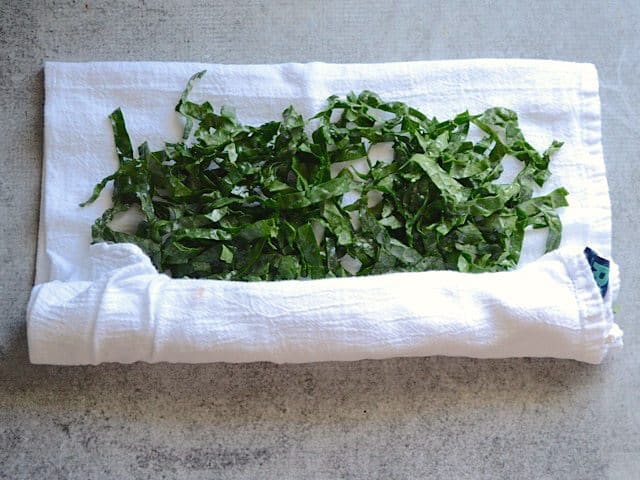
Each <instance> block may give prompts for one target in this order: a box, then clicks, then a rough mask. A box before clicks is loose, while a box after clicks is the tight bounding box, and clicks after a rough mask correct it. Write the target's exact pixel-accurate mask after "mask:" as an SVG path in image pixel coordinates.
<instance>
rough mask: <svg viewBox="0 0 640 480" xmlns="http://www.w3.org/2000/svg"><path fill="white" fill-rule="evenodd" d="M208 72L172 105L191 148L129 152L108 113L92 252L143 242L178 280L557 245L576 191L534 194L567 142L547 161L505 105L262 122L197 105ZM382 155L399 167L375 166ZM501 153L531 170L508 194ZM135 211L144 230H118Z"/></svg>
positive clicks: (497, 266)
mask: <svg viewBox="0 0 640 480" xmlns="http://www.w3.org/2000/svg"><path fill="white" fill-rule="evenodd" d="M204 73H205V72H199V73H197V74H195V75H194V76H193V77H192V78H191V79H190V80H189V82H188V84H187V87H186V88H185V90H184V92H183V93H182V96H181V97H180V100H179V102H178V104H177V106H176V111H177V112H178V113H179V114H180V115H181V116H182V117H184V120H185V129H184V134H183V137H182V139H181V140H180V141H179V142H177V143H166V144H165V147H164V149H163V150H159V151H151V150H150V148H149V146H148V144H147V143H146V142H145V143H143V144H142V145H140V146H139V147H138V149H137V153H134V149H133V147H132V144H131V140H130V138H129V135H128V133H127V129H126V125H125V121H124V116H123V114H122V112H121V110H120V109H117V110H115V111H114V112H113V113H112V114H111V115H110V119H111V124H112V127H113V134H114V139H115V145H116V152H117V154H118V160H119V167H118V169H117V171H116V172H115V173H113V174H112V175H110V176H108V177H106V178H104V179H103V180H102V181H101V182H100V183H98V185H96V187H95V189H94V191H93V195H92V196H91V197H90V198H89V199H88V200H87V201H86V202H85V203H83V204H82V205H86V204H87V203H91V202H93V201H94V200H95V199H96V198H97V197H98V196H99V195H100V193H101V191H102V190H103V189H104V188H105V186H106V185H107V184H108V183H109V182H113V186H114V189H113V206H112V207H111V208H109V209H108V210H106V211H105V212H104V214H103V215H102V216H101V217H100V218H98V219H97V220H96V222H95V224H94V225H93V227H92V236H93V241H94V242H102V241H107V242H129V243H134V244H136V245H138V246H139V247H140V248H141V249H142V250H144V251H145V252H146V253H147V254H148V255H149V257H150V258H151V259H152V261H153V263H154V265H155V266H156V268H157V269H158V270H159V271H161V272H166V273H169V274H171V275H172V276H173V277H191V278H210V279H231V280H281V279H297V278H324V277H341V276H350V275H370V274H381V273H385V272H392V271H423V270H459V271H462V272H487V271H500V270H508V269H511V268H514V267H515V266H516V265H517V263H518V260H519V257H520V252H521V249H522V244H523V239H524V235H525V229H526V228H527V227H529V226H531V227H533V228H547V229H548V235H547V243H546V250H547V251H550V250H553V249H555V248H557V247H558V245H559V244H560V238H561V230H562V225H561V223H560V218H559V217H558V214H557V211H556V210H557V208H559V207H563V206H566V205H567V201H566V196H567V194H568V193H567V191H566V190H565V189H564V188H558V189H556V190H554V191H553V192H551V193H549V194H547V195H542V196H534V193H535V191H536V190H537V189H538V188H539V187H541V186H542V185H544V183H545V181H546V180H547V178H548V177H549V175H550V171H549V161H550V158H551V156H552V155H553V153H554V152H556V151H557V150H558V149H559V148H560V147H561V146H562V143H560V142H557V141H554V142H553V143H552V144H551V146H550V147H549V148H548V149H547V150H546V151H545V152H544V153H539V152H538V151H536V149H535V148H533V147H532V146H531V145H530V144H529V143H528V142H527V141H526V140H525V138H524V135H523V134H522V131H521V130H520V128H519V126H518V117H517V115H516V113H515V112H513V111H511V110H508V109H506V108H490V109H488V110H486V111H485V112H484V113H482V114H479V115H471V114H470V113H469V112H463V113H461V114H459V115H457V116H456V117H455V118H453V119H450V120H445V121H440V120H437V119H436V118H429V117H427V116H426V115H425V114H424V113H422V112H420V111H419V110H417V109H415V108H412V107H410V106H408V105H406V104H404V103H401V102H385V101H383V100H382V99H381V98H380V97H379V96H378V95H377V94H375V93H373V92H370V91H363V92H362V93H360V94H359V95H358V94H355V93H349V94H348V95H347V96H346V97H345V98H340V97H338V96H332V97H329V98H328V99H327V106H326V108H325V109H324V110H322V111H321V112H319V113H318V114H316V115H315V116H314V117H312V118H311V119H309V120H305V119H304V118H303V117H302V116H301V115H300V114H299V113H297V112H296V110H295V109H294V108H293V107H292V106H291V107H289V108H287V109H286V110H285V111H284V112H283V113H282V119H281V120H280V121H271V122H267V123H265V124H263V125H260V126H257V127H254V126H247V125H243V124H241V123H240V122H239V121H238V120H237V118H236V116H235V113H234V111H233V109H231V108H229V107H226V106H223V107H222V108H221V109H220V110H219V111H218V112H216V111H215V110H214V107H213V106H212V105H211V104H210V103H209V102H204V103H201V104H198V103H193V102H191V101H190V100H189V99H188V96H189V92H190V91H191V89H192V87H193V84H194V81H195V80H197V79H198V78H200V77H202V75H203V74H204ZM471 126H475V127H477V128H478V129H479V131H480V132H481V133H482V135H481V137H482V138H481V139H480V140H478V141H475V142H474V141H472V140H471V139H470V136H469V129H470V127H471ZM308 132H312V133H310V134H309V133H308ZM380 144H383V145H382V146H388V147H390V148H389V151H390V152H391V148H392V153H393V155H392V157H393V158H389V159H388V160H387V161H382V160H376V159H372V157H374V155H372V152H373V149H374V148H379V147H380V146H381V145H380ZM506 156H511V157H513V158H515V159H517V160H519V161H520V162H522V169H521V171H520V172H519V173H518V174H517V175H516V177H515V179H514V180H513V181H511V182H510V183H503V182H502V181H501V180H500V175H501V173H502V171H503V165H502V162H503V159H504V158H505V157H506ZM134 208H137V209H139V211H140V212H141V215H142V219H141V221H140V222H139V224H138V226H137V229H136V231H135V232H133V233H132V232H124V231H118V230H115V229H114V228H112V226H111V222H112V220H113V219H114V217H115V216H116V215H118V214H121V213H122V212H126V211H128V210H130V209H134Z"/></svg>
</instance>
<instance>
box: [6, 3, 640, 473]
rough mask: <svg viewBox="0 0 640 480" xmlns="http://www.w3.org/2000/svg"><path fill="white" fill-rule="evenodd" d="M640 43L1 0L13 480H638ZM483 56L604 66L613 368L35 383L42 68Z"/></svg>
mask: <svg viewBox="0 0 640 480" xmlns="http://www.w3.org/2000/svg"><path fill="white" fill-rule="evenodd" d="M107 5H108V6H107ZM638 25H640V3H638V2H636V1H633V0H629V1H621V2H604V1H580V2H577V1H576V2H535V1H533V2H531V1H528V2H524V1H523V2H500V1H477V2H468V1H463V2H458V1H453V2H452V1H448V2H420V1H403V2H379V3H378V2H365V1H362V0H359V1H355V2H342V1H328V2H313V3H312V2H304V1H288V2H273V3H271V2H259V1H255V0H252V1H241V2H231V1H229V2H212V3H206V2H199V1H186V2H178V1H175V2H153V1H151V0H147V1H146V2H145V1H140V2H134V1H130V2H124V1H112V2H96V1H92V0H86V1H55V2H54V1H46V2H42V1H17V0H16V1H12V0H4V1H3V2H0V111H1V112H2V115H1V116H0V152H1V153H0V265H1V267H0V479H40V478H42V479H103V478H113V479H147V478H149V479H157V478H180V479H213V478H225V479H240V478H274V479H276V478H277V479H279V478H294V479H297V478H311V479H315V478H318V479H330V478H348V479H375V478H380V479H392V478H441V479H464V478H470V479H501V478H503V479H520V478H527V479H556V478H557V479H636V478H640V401H639V396H640V395H639V393H640V370H639V368H638V367H639V366H640V350H639V347H640V343H639V341H638V335H639V334H640V327H639V323H638V310H639V309H640V303H639V300H640V296H639V294H638V292H639V287H640V285H639V282H638V277H637V275H636V272H637V271H638V268H639V267H640V262H639V261H638V252H637V240H638V237H637V234H638V232H639V231H640V229H639V226H640V225H639V223H640V222H639V221H638V214H637V212H638V208H639V207H640V205H639V203H640V202H639V199H640V194H639V191H640V189H639V187H638V185H640V168H639V167H638V155H639V154H638V152H639V151H640V140H639V137H638V134H637V132H638V127H637V121H636V110H637V108H638V105H640V89H639V88H638V86H639V80H638V78H639V75H640V57H639V55H638V52H639V51H640V33H639V32H640V29H639V28H638ZM468 57H535V58H553V59H562V60H576V61H586V62H593V63H595V64H596V65H597V67H598V68H599V71H600V75H601V82H602V90H601V95H602V105H603V137H604V151H605V155H606V162H607V168H608V177H609V181H610V187H611V196H612V200H613V219H614V222H613V223H614V254H615V256H616V257H617V259H618V261H619V262H620V263H621V270H622V275H623V281H624V283H623V288H622V291H621V293H620V298H619V304H620V313H619V314H618V319H619V323H620V324H621V326H622V328H623V329H624V330H625V334H626V335H625V342H626V346H625V348H624V349H623V350H622V351H620V352H618V353H616V354H615V355H613V356H612V357H610V358H609V359H608V360H607V361H606V363H604V364H603V365H600V366H589V365H584V364H579V363H576V362H571V361H555V360H527V359H522V360H506V361H477V360H469V359H447V358H417V359H403V360H388V361H364V362H357V363H339V364H332V363H326V364H312V365H293V366H275V365H271V364H249V365H225V364H212V365H200V366H187V365H135V366H118V365H103V366H98V367H86V368H57V367H46V366H33V365H30V364H29V362H28V358H27V347H26V334H25V306H26V302H27V298H28V295H29V290H30V287H31V284H32V281H33V267H34V259H35V249H36V224H37V219H38V202H39V186H40V170H41V161H42V158H41V148H42V103H43V89H42V80H43V78H42V65H43V61H44V60H47V59H54V60H96V59H99V60H117V59H125V60H142V59H149V60H195V61H207V62H229V63H254V62H281V61H311V60H321V61H332V62H378V61H392V60H394V61H395V60H414V59H444V58H468Z"/></svg>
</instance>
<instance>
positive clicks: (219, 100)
mask: <svg viewBox="0 0 640 480" xmlns="http://www.w3.org/2000/svg"><path fill="white" fill-rule="evenodd" d="M205 68H206V69H207V70H208V74H207V75H206V76H205V77H204V78H203V79H202V81H201V82H199V83H198V85H197V87H196V89H195V91H194V93H193V98H194V99H195V100H200V99H204V98H207V99H209V100H211V101H212V103H213V104H214V105H218V106H219V105H221V104H229V105H233V106H235V107H236V111H237V113H238V117H239V118H240V119H241V121H243V122H244V123H248V124H257V123H261V122H264V121H267V120H270V119H273V118H276V117H277V116H278V115H279V113H280V112H281V111H282V110H283V109H284V108H286V107H287V106H288V105H289V104H293V105H294V106H295V107H296V109H298V110H299V111H300V112H301V113H302V114H303V115H305V116H308V115H310V114H312V113H313V112H315V111H317V110H318V109H319V108H321V107H322V105H323V101H324V100H325V99H326V97H327V96H329V95H331V94H334V93H335V94H344V93H346V92H348V91H350V90H354V91H359V90H362V89H365V88H366V89H369V90H374V91H376V92H378V93H379V94H380V95H381V96H382V97H383V98H384V99H389V100H400V101H404V102H407V103H409V104H411V105H415V106H417V107H418V108H420V109H421V110H423V111H424V112H425V113H427V114H428V115H435V116H438V117H449V116H451V115H453V114H455V113H459V112H460V111H463V110H466V109H468V110H470V111H471V112H473V113H477V112H481V111H482V110H484V109H485V108H487V107H491V106H504V107H508V108H511V109H514V110H515V111H517V112H518V113H519V115H520V121H521V126H522V129H523V131H524V133H525V136H526V137H527V138H528V139H529V140H530V142H531V143H532V144H533V145H534V146H535V147H537V148H539V149H544V148H546V146H548V144H549V143H550V142H551V140H552V139H554V138H555V139H558V140H561V141H564V142H565V145H564V147H563V148H562V149H561V151H560V152H559V153H558V154H557V155H556V156H554V158H553V160H552V163H551V169H552V176H551V178H550V179H549V181H548V184H547V185H545V188H544V189H543V190H541V192H540V193H545V192H547V191H550V190H552V189H553V188H556V187H558V186H564V187H566V188H567V189H568V190H569V192H570V196H569V202H570V206H569V207H567V208H565V209H563V211H562V212H561V219H562V221H563V224H564V232H563V241H562V244H561V247H562V248H561V250H559V251H558V252H554V253H552V254H549V255H546V256H545V257H543V258H539V257H540V256H541V254H542V251H543V245H544V236H543V232H539V231H532V232H529V233H528V234H527V236H526V240H525V247H524V251H523V256H522V260H521V266H522V268H520V269H519V270H516V271H513V272H508V273H499V274H481V275H477V274H461V273H457V272H456V273H454V272H426V273H411V274H389V275H383V276H373V277H366V278H350V279H338V280H317V281H294V282H274V283H266V282H265V283H251V284H246V283H240V282H221V281H202V280H201V281H195V280H171V279H168V278H167V277H165V276H163V275H159V274H158V273H157V272H155V270H153V267H152V266H151V264H150V263H149V261H148V260H147V259H146V257H144V256H143V254H142V253H141V252H140V251H139V250H138V249H137V248H135V247H133V246H130V245H112V246H108V245H95V246H93V247H90V226H91V224H92V222H93V220H94V219H95V218H96V217H97V216H99V214H100V213H101V212H102V210H104V209H105V208H106V207H107V206H108V204H109V194H108V193H105V194H103V195H102V197H101V198H100V199H99V201H97V202H96V203H95V204H93V205H91V206H89V207H87V208H84V209H83V208H80V207H78V203H80V202H81V201H82V200H85V199H86V198H87V196H88V194H89V192H90V191H91V189H92V187H93V185H94V184H95V183H96V182H97V181H98V180H100V179H101V178H102V177H104V176H106V175H108V174H110V173H111V172H112V171H113V170H115V168H116V165H117V159H116V156H115V152H114V146H113V140H112V138H111V132H110V125H109V122H108V119H107V115H108V114H109V113H111V111H113V110H114V109H115V108H116V107H121V108H122V110H123V112H124V114H125V117H126V120H127V122H128V127H129V131H130V134H131V137H132V140H133V142H134V143H136V144H138V143H141V142H142V141H143V140H149V141H150V144H151V147H152V148H159V147H161V145H162V142H163V141H164V140H175V139H176V138H178V134H179V127H180V124H179V122H178V120H177V118H176V115H175V113H174V111H173V107H174V105H175V103H176V101H177V99H178V97H179V94H180V92H181V90H182V88H183V87H184V84H185V82H186V80H187V79H188V78H189V76H190V75H191V74H193V73H194V72H196V71H199V70H202V69H205ZM514 168H515V166H514ZM43 171H44V173H43V189H42V209H41V222H40V233H39V246H38V258H37V272H36V283H37V285H36V286H35V287H34V290H33V292H32V297H31V300H30V303H29V308H28V314H27V322H28V335H29V352H30V356H31V360H32V361H33V362H35V363H50V364H87V363H99V362H103V361H118V362H133V361H137V360H143V361H150V362H151V361H172V362H209V361H232V362H239V361H256V360H268V361H275V362H305V361H321V360H356V359H361V358H385V357H393V356H408V355H465V356H474V357H509V356H552V357H559V358H574V359H577V360H582V361H587V362H593V363H598V362H600V361H601V360H602V358H603V357H604V355H605V354H606V352H607V350H608V349H609V348H610V347H611V346H612V345H619V344H621V335H622V333H621V331H620V330H619V329H618V327H617V325H615V323H614V322H613V315H612V312H611V302H612V299H613V298H614V297H615V294H616V292H617V288H618V275H617V268H616V266H615V264H612V267H613V268H612V278H611V285H610V288H609V293H608V294H607V297H605V299H604V300H603V299H602V298H601V297H600V294H599V290H598V288H597V286H596V283H595V281H594V279H593V277H592V275H591V271H590V269H589V266H588V263H587V261H586V259H585V258H584V255H583V254H582V249H583V248H584V247H585V246H587V245H589V246H591V247H592V248H594V249H595V250H596V251H597V252H598V253H599V254H600V255H602V256H605V257H609V256H610V255H611V232H610V229H611V214H610V204H609V197H608V188H607V182H606V176H605V169H604V162H603V158H602V147H601V143H600V104H599V97H598V80H597V73H596V70H595V68H594V67H593V66H592V65H588V64H573V63H565V62H550V61H525V60H473V61H449V62H411V63H395V64H376V65H329V64H321V63H311V64H283V65H252V66H241V65H203V64H186V63H149V62H145V63H115V62H108V63H82V64H72V63H47V65H46V67H45V153H44V170H43ZM507 174H508V173H507ZM537 258H539V259H538V260H536V259H537Z"/></svg>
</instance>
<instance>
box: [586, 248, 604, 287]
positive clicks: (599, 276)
mask: <svg viewBox="0 0 640 480" xmlns="http://www.w3.org/2000/svg"><path fill="white" fill-rule="evenodd" d="M584 254H585V256H586V257H587V262H589V266H590V267H591V272H593V278H594V279H595V281H596V284H597V285H598V287H600V294H601V295H602V298H604V296H605V295H606V294H607V288H609V260H607V259H606V258H602V257H600V256H598V254H597V253H596V252H594V251H593V250H591V249H590V248H589V247H587V248H585V249H584Z"/></svg>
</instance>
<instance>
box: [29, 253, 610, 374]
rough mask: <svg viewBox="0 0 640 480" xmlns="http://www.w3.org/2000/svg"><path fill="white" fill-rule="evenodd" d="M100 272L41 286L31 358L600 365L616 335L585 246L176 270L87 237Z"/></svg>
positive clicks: (35, 300) (33, 307) (35, 298)
mask: <svg viewBox="0 0 640 480" xmlns="http://www.w3.org/2000/svg"><path fill="white" fill-rule="evenodd" d="M91 264H92V274H93V278H94V279H95V280H94V281H90V282H86V281H72V282H58V281H54V282H49V283H45V284H41V285H38V286H36V287H35V289H34V292H33V295H32V298H31V303H30V305H29V319H30V321H29V352H30V354H31V360H32V361H33V362H34V363H56V364H63V365H81V364H96V363H100V362H123V363H129V362H135V361H140V360H141V361H146V362H162V361H166V362H189V363H200V362H217V361H228V362H251V361H271V362H279V363H280V362H293V363H301V362H313V361H323V360H360V359H365V358H386V357H399V356H426V355H460V356H473V357H479V358H488V357H491V358H502V357H513V356H533V357H540V356H544V357H557V358H572V359H575V360H581V361H584V362H591V363H599V362H600V361H601V360H602V358H603V357H604V355H605V354H606V353H607V351H608V349H609V348H610V347H611V346H615V345H618V344H619V343H620V340H621V336H620V331H619V329H618V328H617V327H616V326H615V324H614V323H613V319H612V313H611V298H612V296H615V294H616V292H617V289H618V275H617V269H616V268H615V264H614V267H613V268H612V270H611V271H612V274H611V280H610V284H611V286H610V289H609V291H608V293H607V295H606V296H605V298H604V299H603V298H602V297H601V295H600V289H599V287H598V286H597V284H596V281H595V280H594V278H593V274H592V272H591V268H590V267H589V263H588V262H587V259H586V257H585V256H584V254H583V253H582V252H581V251H574V250H572V249H562V250H556V251H554V252H551V253H549V254H547V255H545V256H544V257H542V258H541V259H539V260H537V261H535V262H532V263H530V264H529V265H527V266H526V267H524V268H522V269H519V270H517V271H513V272H500V273H482V274H472V273H458V272H419V273H393V274H387V275H375V276H369V277H356V278H334V279H324V280H308V281H295V280H294V281H280V282H231V281H211V280H187V279H183V280H175V279H170V278H169V277H167V276H166V275H161V274H158V273H157V272H156V270H155V268H154V267H153V265H152V264H151V262H150V260H149V258H148V257H147V256H146V255H145V254H144V253H143V252H142V251H141V250H140V249H139V248H138V247H136V246H135V245H130V244H115V245H109V244H105V243H101V244H96V245H94V246H93V247H91Z"/></svg>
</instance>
